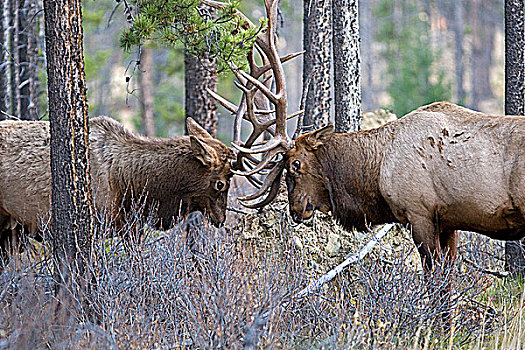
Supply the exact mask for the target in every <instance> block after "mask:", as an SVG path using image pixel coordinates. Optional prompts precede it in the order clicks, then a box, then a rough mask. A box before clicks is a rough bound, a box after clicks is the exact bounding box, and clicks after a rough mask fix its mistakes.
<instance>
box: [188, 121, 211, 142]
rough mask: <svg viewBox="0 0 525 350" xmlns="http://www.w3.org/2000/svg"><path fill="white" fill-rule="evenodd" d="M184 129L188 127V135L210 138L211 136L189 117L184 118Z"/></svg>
mask: <svg viewBox="0 0 525 350" xmlns="http://www.w3.org/2000/svg"><path fill="white" fill-rule="evenodd" d="M186 129H188V134H189V135H193V136H196V137H200V138H201V139H211V138H212V136H211V135H210V134H209V133H208V132H207V131H206V130H205V129H204V128H203V127H202V126H200V125H199V124H198V123H197V122H196V121H195V120H194V119H193V118H191V117H188V118H186Z"/></svg>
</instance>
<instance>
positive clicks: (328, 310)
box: [0, 0, 525, 349]
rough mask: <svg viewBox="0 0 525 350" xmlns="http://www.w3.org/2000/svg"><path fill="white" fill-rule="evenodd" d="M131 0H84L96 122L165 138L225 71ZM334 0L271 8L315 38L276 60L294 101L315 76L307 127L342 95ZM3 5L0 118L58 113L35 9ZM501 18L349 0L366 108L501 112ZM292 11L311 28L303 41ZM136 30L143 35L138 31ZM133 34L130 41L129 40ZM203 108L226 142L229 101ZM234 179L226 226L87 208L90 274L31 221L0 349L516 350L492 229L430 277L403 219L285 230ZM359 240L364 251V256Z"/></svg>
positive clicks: (397, 1) (228, 94)
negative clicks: (107, 119) (331, 26)
mask: <svg viewBox="0 0 525 350" xmlns="http://www.w3.org/2000/svg"><path fill="white" fill-rule="evenodd" d="M333 1H334V3H335V0H333ZM50 2H51V1H50ZM166 2H170V4H172V5H173V4H175V5H179V4H182V3H184V4H187V3H191V2H193V3H195V2H196V1H194V0H166ZM135 3H136V2H135V1H128V0H96V1H95V0H84V1H82V5H83V28H84V58H85V74H86V81H87V87H88V96H87V98H88V105H89V115H90V116H91V117H94V116H97V115H109V116H111V117H113V118H115V119H118V120H119V121H121V122H122V123H123V124H124V125H126V126H127V127H128V128H131V129H135V130H137V131H138V132H140V133H142V134H145V135H158V136H178V135H181V134H183V133H184V124H185V123H184V119H185V117H187V116H189V115H191V116H193V117H195V116H199V113H200V112H201V111H202V110H204V108H203V109H202V110H199V108H201V107H198V108H195V109H193V110H191V108H193V107H195V105H194V104H192V103H188V100H191V99H197V100H198V99H202V98H203V94H202V92H203V91H204V90H205V89H204V87H203V85H204V86H206V84H207V83H210V82H211V83H210V84H212V85H214V84H215V80H216V79H217V85H218V88H217V90H218V91H219V92H220V94H221V95H222V96H224V97H225V98H227V99H228V100H231V101H238V100H239V98H240V93H239V91H238V89H237V88H236V87H235V86H234V83H233V80H234V78H233V76H232V75H231V73H229V71H228V70H222V68H223V67H222V66H221V63H220V62H219V64H218V66H217V68H218V72H217V71H216V67H214V66H213V62H212V61H211V60H206V59H196V58H195V57H192V56H191V55H189V52H188V51H189V48H188V47H185V46H184V44H183V43H182V42H181V41H179V40H171V39H170V38H167V37H162V36H161V39H160V40H159V37H158V36H157V37H156V38H151V37H150V36H151V35H149V34H150V33H146V32H147V31H148V28H151V27H152V25H151V23H150V22H148V19H147V18H146V16H144V18H142V19H140V21H141V22H139V21H135V19H136V17H135V18H134V14H136V12H134V9H133V4H135ZM151 3H155V4H162V3H163V2H162V1H154V0H151ZM330 3H331V2H330V1H322V0H312V1H304V2H293V1H285V0H282V1H281V3H280V12H279V27H278V29H277V31H278V37H279V41H278V46H279V51H280V53H281V54H285V53H291V52H297V51H301V50H302V49H303V46H304V45H309V46H310V47H316V48H319V51H316V50H313V53H312V54H309V56H308V55H305V56H304V57H303V58H298V59H294V60H292V61H290V62H287V63H286V64H285V65H284V67H285V70H286V72H285V73H286V79H287V84H288V89H287V91H288V99H289V109H290V110H297V109H299V108H298V106H299V105H300V99H301V96H302V94H303V81H305V71H308V69H314V70H315V69H317V70H318V71H319V72H320V73H318V76H317V77H316V78H315V79H319V80H318V81H316V82H315V83H314V84H312V86H313V87H312V89H311V90H310V92H309V93H310V94H312V95H311V96H309V98H308V99H307V100H308V102H311V101H314V102H316V103H319V106H321V107H322V108H319V109H316V108H317V107H319V106H317V107H315V108H311V109H310V110H308V107H307V108H306V113H305V123H306V124H307V126H308V124H311V125H312V126H319V124H322V123H325V122H326V121H327V119H330V120H331V121H333V120H334V119H336V118H334V115H335V113H336V111H335V108H334V106H333V105H334V100H336V98H335V96H334V95H336V94H335V93H332V92H330V91H334V90H337V89H335V88H334V89H330V86H329V85H334V80H335V81H337V77H334V76H335V74H334V73H333V72H334V71H335V69H334V67H333V65H332V63H331V61H330V58H329V57H330V55H331V50H328V55H326V51H321V50H323V49H325V48H326V47H323V45H324V44H326V43H327V42H328V41H330V40H326V41H325V40H324V39H325V38H327V37H328V38H331V36H332V33H328V34H327V32H323V30H325V29H326V23H327V20H326V19H327V18H329V16H330V11H332V6H331V4H330ZM0 4H1V6H0V19H1V20H0V43H1V44H2V48H3V50H0V56H1V57H0V119H4V118H7V119H9V118H14V119H16V118H20V119H42V118H44V119H46V118H48V115H49V114H51V116H53V113H51V112H49V108H48V106H47V103H48V102H47V101H48V98H47V92H46V86H47V81H46V80H47V79H46V70H45V66H46V62H45V55H44V53H45V49H44V43H45V41H46V40H45V34H44V25H43V12H42V11H43V10H42V3H41V1H39V0H0ZM77 4H78V2H77ZM327 4H328V5H327ZM239 6H240V8H241V9H242V11H243V12H244V13H246V14H247V15H248V16H249V17H250V18H251V19H252V20H253V21H254V22H255V23H257V20H258V19H259V18H261V17H263V16H264V15H265V14H264V12H263V8H264V6H263V1H262V0H243V1H240V3H239ZM62 8H64V7H62ZM146 10H147V9H146ZM146 10H144V12H147V11H146ZM503 12H504V10H503V2H502V1H495V0H494V1H493V0H490V1H481V0H464V1H453V0H434V1H431V0H393V1H387V0H368V1H367V0H363V1H359V22H360V24H359V35H360V41H361V69H360V74H361V80H360V81H361V89H362V90H361V91H362V94H361V96H362V107H361V111H363V112H364V111H369V110H377V109H380V108H384V109H388V110H390V111H391V112H393V113H395V114H396V115H397V116H399V117H400V116H402V115H404V114H406V113H407V112H409V111H411V110H413V109H415V108H417V107H419V106H421V105H424V104H427V103H430V102H433V101H439V100H448V101H451V102H456V103H459V104H462V105H465V106H468V107H471V108H473V109H477V110H480V111H483V112H486V113H494V114H503V113H504V106H503V104H504V102H503V101H504V27H503V26H504V19H503V17H504V13H503ZM205 15H206V14H205ZM167 17H168V18H169V16H167ZM48 18H49V17H48ZM55 18H56V17H55ZM305 19H306V21H305ZM48 23H49V22H48ZM305 23H306V25H308V26H311V27H315V28H314V29H316V30H319V32H316V34H313V35H312V36H310V37H306V36H304V32H305V30H304V24H305ZM328 23H331V21H328ZM133 28H134V29H133ZM323 28H324V29H323ZM141 29H142V30H145V32H143V33H141V35H135V34H136V33H135V34H134V33H133V30H139V31H140V30H141ZM234 32H235V33H234ZM312 32H313V31H311V32H310V33H312ZM164 33H167V32H164ZM319 33H322V34H319ZM168 34H169V33H168ZM230 34H231V35H236V30H232V31H231V32H230ZM339 34H340V33H334V37H336V36H337V35H339ZM133 37H135V38H137V37H140V40H138V41H141V42H142V44H143V45H141V46H140V47H139V46H137V45H135V44H136V42H135V41H134V40H132V39H133ZM142 37H144V38H147V39H144V40H143V39H142ZM181 37H182V35H181ZM188 38H189V39H188ZM175 39H180V38H175ZM190 39H191V37H190V36H188V37H187V38H186V43H188V41H191V40H190ZM79 42H80V41H79ZM48 43H49V41H48ZM78 46H80V45H77V47H78ZM49 47H51V46H49ZM49 57H51V54H49ZM334 59H335V60H336V61H337V57H335V58H334ZM50 61H51V59H50ZM303 63H304V66H303ZM239 64H242V63H239ZM70 66H74V65H70ZM307 66H308V69H306V68H305V67H307ZM312 66H313V67H312ZM53 76H54V75H53V74H51V73H50V77H53ZM63 80H66V79H63ZM50 81H51V79H50ZM202 83H206V84H202ZM199 84H200V85H199ZM326 84H328V86H327V85H326ZM189 86H191V87H193V88H190V89H188V87H189ZM208 86H209V85H208ZM192 89H193V90H192ZM316 89H317V90H316ZM56 90H60V89H50V91H49V95H50V96H51V94H52V92H53V91H56ZM64 90H65V89H64ZM313 90H316V91H315V92H312V91H313ZM319 91H321V93H320V94H319V95H317V94H318V92H319ZM189 95H191V96H189ZM188 97H190V99H189V98H188ZM200 102H204V103H202V105H206V107H205V108H206V109H207V110H208V111H210V110H211V111H212V114H211V115H215V114H214V113H215V108H217V115H218V118H217V119H214V120H216V121H218V123H217V125H216V124H214V123H215V121H213V120H210V119H206V118H205V119H204V120H203V121H201V122H203V123H202V124H203V126H205V127H206V128H207V129H208V130H210V132H213V133H214V132H215V131H216V132H217V135H218V137H219V138H220V139H222V140H224V141H225V142H226V143H229V142H230V140H232V118H231V116H229V115H228V114H229V113H228V112H227V111H225V110H224V109H222V107H215V103H214V102H213V101H212V100H211V99H210V98H204V101H202V100H201V101H200ZM50 105H51V107H54V106H55V105H56V103H50ZM55 107H56V106H55ZM323 108H324V110H323ZM51 110H52V109H51ZM383 113H384V112H383ZM70 114H73V113H70ZM384 114H386V113H384ZM84 116H85V115H84ZM389 116H391V115H389ZM314 119H317V120H314ZM85 120H87V118H85ZM208 122H209V123H208ZM64 124H65V123H64ZM354 126H355V124H354ZM246 131H248V130H246ZM79 134H80V133H79ZM244 185H245V183H244V182H243V181H242V180H239V178H238V177H234V178H233V180H232V187H231V190H230V198H229V199H230V201H229V202H228V210H229V212H228V215H227V220H226V224H225V225H224V226H223V227H221V228H214V227H212V226H211V225H210V224H209V223H208V222H207V221H206V220H203V217H202V215H200V214H194V213H192V214H189V215H188V217H187V218H186V219H185V220H183V221H181V222H178V223H177V224H175V225H174V226H173V227H171V228H170V229H169V230H168V231H157V230H154V229H153V227H155V226H154V224H155V223H154V219H153V215H150V214H151V213H150V212H149V211H148V212H146V213H144V210H146V209H145V208H144V207H143V206H136V207H133V208H132V210H131V209H130V211H129V213H126V214H127V215H129V217H127V218H128V219H129V220H127V221H126V223H125V224H124V225H123V227H122V228H121V230H122V232H125V234H126V237H125V239H122V237H120V236H119V235H118V233H116V229H115V227H114V226H113V223H112V222H108V221H107V220H104V217H105V216H104V213H98V212H97V214H96V215H94V225H93V237H96V239H93V242H92V245H91V246H90V247H89V249H91V250H92V252H93V254H92V261H90V263H89V264H87V265H86V270H87V271H88V273H87V274H86V275H87V276H95V277H96V278H93V279H92V280H89V281H84V280H82V278H83V277H82V274H79V275H78V276H77V275H76V274H75V273H71V271H73V272H74V271H76V270H75V268H78V267H75V266H72V265H68V264H67V263H63V265H61V266H60V269H57V268H56V266H58V265H57V264H56V261H53V259H56V257H53V255H52V254H51V253H52V250H53V249H56V247H57V246H59V244H56V243H53V244H52V245H53V246H54V247H50V246H49V244H48V242H49V240H50V238H51V239H52V238H53V236H54V235H57V234H56V232H54V231H56V227H53V229H50V226H48V225H46V226H45V227H43V229H42V231H43V232H42V235H43V242H44V243H41V242H38V241H36V240H32V239H29V238H28V239H27V240H24V241H23V242H22V244H23V245H24V247H25V248H26V249H25V251H24V252H23V254H19V255H16V256H15V258H13V259H12V260H11V261H10V262H9V264H5V269H4V271H3V273H2V274H0V349H3V348H38V349H40V348H108V349H117V348H123V349H127V348H151V349H182V348H198V349H208V348H224V349H231V348H241V347H242V348H245V349H255V348H271V349H275V348H283V349H288V348H297V349H299V348H307V349H338V348H341V349H348V348H367V349H393V348H400V349H406V348H413V349H419V348H423V349H441V348H447V349H452V348H466V349H481V348H522V347H523V344H524V341H525V332H524V329H525V327H524V325H525V323H524V320H525V318H524V316H523V310H524V305H525V303H524V300H525V292H524V289H523V279H519V278H518V279H513V278H509V274H508V273H507V272H506V271H505V258H504V243H502V242H501V241H496V240H490V239H488V238H487V237H484V236H481V235H478V234H470V233H462V235H461V241H460V242H459V254H458V259H457V262H456V263H455V264H453V266H451V265H447V264H443V265H441V264H436V266H435V271H433V272H437V273H435V274H433V275H427V276H424V275H423V274H422V273H421V272H422V266H421V264H420V260H419V257H418V255H417V249H416V247H415V245H414V244H413V241H412V239H411V237H410V236H411V232H410V231H409V230H407V229H406V228H405V227H402V226H400V225H398V226H393V225H387V226H389V228H388V230H387V231H388V236H386V237H385V238H384V239H383V240H382V241H380V242H378V241H379V239H377V240H376V239H375V238H372V237H373V235H374V234H375V233H376V232H373V230H372V229H370V230H368V231H365V232H357V231H345V230H343V229H342V227H341V226H340V225H338V224H337V223H336V222H335V220H334V219H333V217H331V216H330V215H328V214H323V213H319V215H317V216H316V217H315V219H314V220H312V221H311V222H310V223H308V224H296V223H294V222H292V220H291V218H290V217H289V215H288V210H287V205H288V203H287V200H286V199H285V198H284V197H285V195H284V192H281V193H280V195H279V196H278V197H277V198H276V200H275V201H273V202H272V203H271V204H270V205H268V206H267V207H265V208H264V209H263V210H260V211H257V212H256V211H252V210H249V209H246V208H242V207H240V206H239V203H238V201H236V199H237V198H238V197H240V195H241V194H242V193H243V192H244V190H245V189H246V188H245V186H244ZM276 188H277V187H276ZM95 216H96V217H95ZM54 223H55V224H56V223H57V221H56V220H55V221H54ZM66 231H67V230H64V232H66ZM387 231H385V232H387ZM66 233H68V232H66ZM71 236H73V235H71ZM90 237H91V236H90ZM189 241H191V244H187V243H188V242H189ZM371 241H374V242H376V243H377V246H376V247H375V248H374V250H373V251H372V252H370V254H368V255H366V254H365V255H366V256H364V255H362V254H361V252H362V251H361V252H360V250H361V248H362V247H363V246H364V245H365V242H371ZM75 243H76V242H75ZM352 256H354V257H361V259H357V260H356V263H355V264H353V265H352V266H351V267H350V268H348V269H345V270H344V271H343V272H342V273H340V274H338V275H337V276H336V278H334V279H333V280H332V281H331V282H330V283H327V284H325V285H323V287H322V288H319V289H318V290H316V291H314V292H312V293H307V294H305V295H302V296H300V297H298V294H300V293H298V291H304V290H305V289H303V288H305V287H306V286H309V285H310V283H311V282H312V281H314V280H315V279H316V278H318V277H320V276H322V275H323V274H325V273H326V272H327V271H328V270H330V269H331V268H332V267H334V266H336V265H337V264H339V263H341V261H343V260H344V259H347V258H349V257H352ZM363 256H364V257H363ZM60 263H61V262H60ZM2 267H4V266H2ZM68 269H69V271H70V272H66V273H65V275H68V274H69V273H71V276H72V277H71V278H70V280H68V281H67V283H65V282H63V280H64V278H63V276H58V275H59V274H60V273H61V272H64V271H67V270H68ZM449 286H450V287H451V291H452V292H451V293H449V290H448V288H449ZM59 287H60V288H59ZM449 316H450V318H449Z"/></svg>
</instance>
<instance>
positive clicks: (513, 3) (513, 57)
mask: <svg viewBox="0 0 525 350" xmlns="http://www.w3.org/2000/svg"><path fill="white" fill-rule="evenodd" d="M524 6H525V5H524V3H523V0H507V1H505V114H510V115H525V87H524V85H525V53H524V50H525V10H524ZM505 268H506V270H507V271H510V272H511V273H512V274H513V275H517V274H524V273H525V240H521V241H516V242H507V243H506V245H505Z"/></svg>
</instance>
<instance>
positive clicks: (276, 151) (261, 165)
mask: <svg viewBox="0 0 525 350" xmlns="http://www.w3.org/2000/svg"><path fill="white" fill-rule="evenodd" d="M279 153H281V150H279V149H277V148H274V149H272V150H270V151H268V153H267V154H265V156H264V158H263V159H262V160H261V162H260V163H259V164H258V165H257V166H256V167H255V168H253V169H252V170H248V171H237V170H232V171H233V173H234V174H237V175H242V176H248V175H253V174H257V173H259V172H261V170H263V169H265V168H266V166H267V165H268V163H269V162H270V161H271V160H272V159H273V157H275V156H276V155H278V154H279Z"/></svg>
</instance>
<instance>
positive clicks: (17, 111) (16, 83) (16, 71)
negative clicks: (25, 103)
mask: <svg viewBox="0 0 525 350" xmlns="http://www.w3.org/2000/svg"><path fill="white" fill-rule="evenodd" d="M13 7H14V18H13V46H12V47H11V54H12V55H13V65H12V69H13V78H14V79H13V87H12V91H13V92H14V94H13V107H14V108H13V114H14V115H15V116H16V117H17V118H21V117H22V101H21V98H20V68H21V66H20V63H21V60H20V39H21V38H20V0H13Z"/></svg>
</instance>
